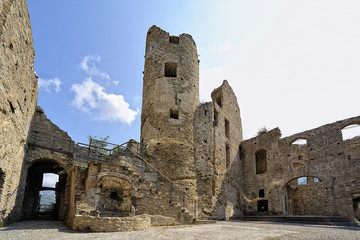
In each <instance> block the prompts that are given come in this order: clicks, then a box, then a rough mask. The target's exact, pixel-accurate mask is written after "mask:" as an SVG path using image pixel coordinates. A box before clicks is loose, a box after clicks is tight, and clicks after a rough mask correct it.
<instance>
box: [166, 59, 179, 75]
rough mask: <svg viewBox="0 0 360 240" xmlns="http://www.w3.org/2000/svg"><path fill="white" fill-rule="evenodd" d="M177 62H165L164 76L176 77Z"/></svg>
mask: <svg viewBox="0 0 360 240" xmlns="http://www.w3.org/2000/svg"><path fill="white" fill-rule="evenodd" d="M176 75H177V64H176V63H173V62H167V63H165V77H176Z"/></svg>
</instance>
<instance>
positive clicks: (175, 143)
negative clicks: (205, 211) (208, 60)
mask: <svg viewBox="0 0 360 240" xmlns="http://www.w3.org/2000/svg"><path fill="white" fill-rule="evenodd" d="M198 105H199V63H198V55H197V50H196V44H195V42H194V40H193V39H192V37H191V36H190V35H188V34H181V35H180V36H170V35H169V33H167V32H165V31H163V30H162V29H160V28H158V27H156V26H152V27H151V28H150V29H149V31H148V33H147V38H146V52H145V67H144V80H143V103H142V113H141V143H144V144H146V145H147V152H148V154H150V155H153V156H155V157H156V159H157V161H156V162H154V165H155V166H156V167H157V168H158V169H159V170H160V171H161V172H163V173H164V174H165V175H166V176H168V177H169V178H171V179H172V180H174V181H176V182H177V184H179V185H181V186H183V188H184V190H186V191H188V192H189V194H191V195H194V194H195V192H196V178H195V171H194V155H193V153H194V137H193V120H194V113H195V111H196V108H197V106H198Z"/></svg>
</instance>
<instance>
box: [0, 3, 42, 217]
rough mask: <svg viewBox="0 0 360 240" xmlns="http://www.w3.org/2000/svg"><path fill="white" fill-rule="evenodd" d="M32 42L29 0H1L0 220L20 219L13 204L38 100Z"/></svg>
mask: <svg viewBox="0 0 360 240" xmlns="http://www.w3.org/2000/svg"><path fill="white" fill-rule="evenodd" d="M32 43H33V39H32V34H31V27H30V21H29V14H28V11H27V4H26V1H22V0H4V1H0V45H1V46H0V146H1V147H0V222H3V221H14V220H17V219H18V218H17V217H18V214H17V213H16V212H17V209H14V205H15V199H16V196H17V193H18V185H19V181H20V173H21V168H22V162H23V158H24V148H25V145H26V139H27V135H28V130H29V126H30V121H31V118H32V115H33V113H34V109H35V106H36V101H37V80H36V77H35V73H34V47H33V45H32ZM13 210H14V211H15V212H14V214H11V212H12V211H13Z"/></svg>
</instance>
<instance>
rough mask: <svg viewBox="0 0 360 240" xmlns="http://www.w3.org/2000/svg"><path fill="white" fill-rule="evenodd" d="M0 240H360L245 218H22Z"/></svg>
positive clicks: (337, 231)
mask: <svg viewBox="0 0 360 240" xmlns="http://www.w3.org/2000/svg"><path fill="white" fill-rule="evenodd" d="M0 239H4V240H5V239H6V240H32V239H34V240H42V239H52V240H55V239H56V240H57V239H70V240H71V239H87V240H91V239H104V240H107V239H109V240H110V239H146V240H152V239H160V240H161V239H186V240H188V239H211V240H212V239H214V240H215V239H245V240H247V239H252V240H253V239H254V240H257V239H266V240H275V239H336V240H338V239H351V240H357V239H359V240H360V228H359V227H339V226H322V225H320V226H319V225H303V224H286V223H268V222H248V221H221V222H217V223H216V224H206V225H186V226H171V227H153V228H151V229H148V230H145V231H134V232H113V233H92V232H75V231H72V230H70V229H69V228H67V227H66V226H65V225H64V224H63V223H62V222H59V221H45V220H34V221H22V222H18V223H14V224H12V225H9V226H7V227H3V228H1V229H0Z"/></svg>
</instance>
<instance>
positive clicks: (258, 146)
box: [239, 117, 360, 220]
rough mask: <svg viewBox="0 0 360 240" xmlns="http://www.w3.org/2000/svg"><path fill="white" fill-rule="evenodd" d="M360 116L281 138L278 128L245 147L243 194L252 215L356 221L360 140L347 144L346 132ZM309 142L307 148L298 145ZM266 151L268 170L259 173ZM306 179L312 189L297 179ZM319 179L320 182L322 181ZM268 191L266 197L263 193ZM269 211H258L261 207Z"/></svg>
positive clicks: (245, 143) (246, 208) (247, 211)
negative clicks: (263, 204)
mask: <svg viewBox="0 0 360 240" xmlns="http://www.w3.org/2000/svg"><path fill="white" fill-rule="evenodd" d="M359 122H360V117H354V118H350V119H345V120H342V121H338V122H335V123H331V124H327V125H324V126H321V127H319V128H316V129H313V130H309V131H305V132H302V133H298V134H295V135H292V136H289V137H286V138H280V136H281V133H280V130H279V129H274V130H272V131H270V132H268V133H265V134H262V135H260V136H258V137H255V138H252V139H249V140H246V141H244V142H243V143H242V144H241V151H242V153H241V155H242V159H241V161H242V163H243V169H244V172H243V179H244V180H243V185H242V187H243V189H244V194H243V195H242V196H240V199H239V200H240V201H241V203H242V205H243V208H244V212H245V214H247V215H258V214H270V215H273V214H275V215H281V214H289V215H340V216H345V217H347V218H349V219H351V220H352V219H354V209H353V202H352V200H353V198H355V197H356V196H357V195H358V193H359V192H360V180H359V170H360V161H359V159H360V158H359V157H360V149H359V146H360V139H359V137H357V138H353V139H349V140H345V141H344V140H343V138H342V133H341V130H342V129H343V128H345V127H346V126H349V125H352V124H359ZM297 139H306V144H303V145H298V144H293V143H294V141H296V140H297ZM259 150H265V151H266V154H265V158H264V159H265V162H266V165H267V169H266V171H265V172H263V173H258V174H256V153H259ZM300 177H305V178H306V179H307V181H308V182H307V184H305V185H299V184H298V182H297V179H298V178H300ZM317 180H318V181H317ZM261 190H263V196H260V195H261V194H260V191H261ZM261 200H267V201H268V210H267V211H265V212H261V211H258V210H259V209H258V202H259V201H261Z"/></svg>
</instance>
